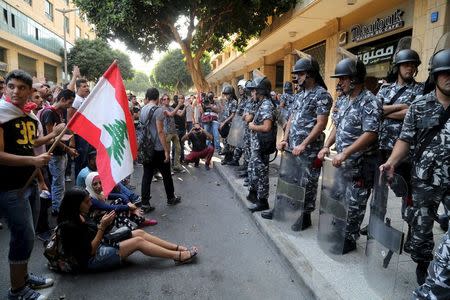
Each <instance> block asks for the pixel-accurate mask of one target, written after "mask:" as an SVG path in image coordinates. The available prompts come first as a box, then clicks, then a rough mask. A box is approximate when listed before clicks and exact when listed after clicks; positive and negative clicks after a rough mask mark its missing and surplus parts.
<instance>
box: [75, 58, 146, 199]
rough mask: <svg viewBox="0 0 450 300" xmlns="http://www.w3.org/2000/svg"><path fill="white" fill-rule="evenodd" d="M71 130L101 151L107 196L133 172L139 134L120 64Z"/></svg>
mask: <svg viewBox="0 0 450 300" xmlns="http://www.w3.org/2000/svg"><path fill="white" fill-rule="evenodd" d="M68 128H69V129H70V130H72V131H73V132H75V133H76V134H78V135H79V136H81V137H82V138H83V139H85V140H86V141H87V142H88V143H89V144H91V145H92V146H93V147H95V149H97V169H98V173H99V175H100V180H101V181H102V186H103V192H104V194H105V195H108V194H109V193H110V192H111V190H112V189H113V188H114V186H116V184H117V183H119V182H120V181H121V180H122V179H124V178H125V177H127V176H128V175H130V174H131V173H132V172H133V160H135V159H136V155H137V142H136V133H135V130H134V124H133V119H132V117H131V113H130V109H129V106H128V99H127V95H126V92H125V87H124V85H123V80H122V76H121V75H120V70H119V67H118V66H117V63H116V62H113V64H112V65H111V66H110V67H109V68H108V70H107V71H106V72H105V74H103V76H102V77H101V78H100V80H99V81H98V83H97V85H96V86H95V87H94V88H93V90H92V92H91V93H90V94H89V96H88V97H87V98H86V100H85V101H84V102H83V104H82V105H81V106H80V108H79V109H78V111H77V112H76V113H75V114H74V115H73V117H72V119H71V120H70V122H69V124H68Z"/></svg>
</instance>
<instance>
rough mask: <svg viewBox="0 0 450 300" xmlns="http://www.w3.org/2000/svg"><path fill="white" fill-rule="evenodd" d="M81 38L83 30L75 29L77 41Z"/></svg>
mask: <svg viewBox="0 0 450 300" xmlns="http://www.w3.org/2000/svg"><path fill="white" fill-rule="evenodd" d="M80 37H81V29H80V27H78V26H76V27H75V39H79V38H80Z"/></svg>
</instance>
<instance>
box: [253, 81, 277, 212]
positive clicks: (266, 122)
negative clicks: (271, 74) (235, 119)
mask: <svg viewBox="0 0 450 300" xmlns="http://www.w3.org/2000/svg"><path fill="white" fill-rule="evenodd" d="M250 88H251V89H252V97H253V96H254V97H255V99H256V100H257V109H256V111H255V112H254V114H253V115H251V116H250V118H252V121H251V122H250V123H249V124H248V128H249V129H250V149H251V150H250V151H251V154H250V161H249V168H248V170H249V194H248V196H247V199H249V201H251V202H254V203H253V204H252V205H251V206H250V207H249V209H250V211H251V212H255V211H261V210H266V209H269V203H268V197H269V154H266V153H265V152H264V151H263V148H264V147H265V146H267V145H265V144H266V143H267V141H263V140H262V137H263V136H267V135H264V133H271V132H273V131H274V132H275V133H276V118H275V105H274V104H273V103H272V101H271V100H270V91H271V84H270V81H269V80H268V79H267V77H258V78H256V79H255V80H254V81H253V84H252V86H251V87H250ZM273 136H274V138H275V137H276V134H275V135H273ZM271 142H273V143H275V139H273V141H271Z"/></svg>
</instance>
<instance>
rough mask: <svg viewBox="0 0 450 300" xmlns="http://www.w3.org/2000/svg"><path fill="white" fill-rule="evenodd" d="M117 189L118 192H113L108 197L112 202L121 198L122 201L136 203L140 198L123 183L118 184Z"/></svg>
mask: <svg viewBox="0 0 450 300" xmlns="http://www.w3.org/2000/svg"><path fill="white" fill-rule="evenodd" d="M117 187H118V191H117V192H111V193H110V194H109V195H108V198H110V199H112V200H115V199H118V198H121V199H122V200H126V201H131V202H134V201H136V200H137V199H138V198H139V196H138V195H136V194H135V193H133V192H132V191H131V190H130V189H128V188H127V187H126V186H125V185H124V184H123V183H121V182H119V183H118V184H117Z"/></svg>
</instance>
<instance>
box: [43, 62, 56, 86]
mask: <svg viewBox="0 0 450 300" xmlns="http://www.w3.org/2000/svg"><path fill="white" fill-rule="evenodd" d="M56 73H57V69H56V67H55V66H53V65H50V64H47V63H44V77H45V79H47V81H49V82H53V83H55V82H57V81H58V79H57V76H56Z"/></svg>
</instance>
